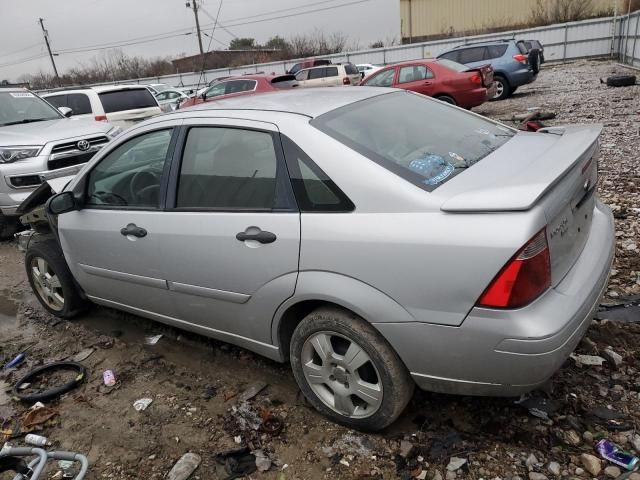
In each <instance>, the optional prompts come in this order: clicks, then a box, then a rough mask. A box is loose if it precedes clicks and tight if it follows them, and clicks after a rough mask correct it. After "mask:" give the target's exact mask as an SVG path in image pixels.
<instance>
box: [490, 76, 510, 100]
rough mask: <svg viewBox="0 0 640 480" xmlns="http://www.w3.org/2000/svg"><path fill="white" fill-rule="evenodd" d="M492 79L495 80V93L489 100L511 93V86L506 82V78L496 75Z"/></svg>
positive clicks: (506, 96) (501, 98) (504, 96)
mask: <svg viewBox="0 0 640 480" xmlns="http://www.w3.org/2000/svg"><path fill="white" fill-rule="evenodd" d="M493 80H494V81H495V82H496V94H495V95H494V96H493V98H492V99H491V100H493V101H495V100H504V99H506V98H509V95H511V86H510V85H509V82H507V79H506V78H504V77H499V76H496V77H494V78H493Z"/></svg>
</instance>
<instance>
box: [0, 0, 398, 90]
mask: <svg viewBox="0 0 640 480" xmlns="http://www.w3.org/2000/svg"><path fill="white" fill-rule="evenodd" d="M186 1H187V0H0V80H3V79H8V80H10V81H16V80H18V79H19V78H20V77H21V76H22V75H25V74H33V73H36V72H38V71H40V70H43V71H46V72H51V71H52V70H51V61H50V60H49V57H48V55H47V50H46V47H45V44H44V40H43V35H42V30H41V28H40V24H39V21H38V19H39V18H40V17H42V18H43V19H44V23H45V27H46V28H47V30H48V32H49V39H50V42H51V45H52V49H53V51H54V53H55V52H58V56H56V57H55V61H56V65H57V67H58V71H59V72H60V73H63V72H64V71H65V70H67V69H68V68H71V67H76V66H80V65H82V64H87V63H88V62H89V61H90V60H91V59H92V58H93V57H95V56H99V55H101V54H103V52H105V51H106V50H107V48H106V47H108V46H112V45H114V44H116V43H120V44H123V43H134V42H140V41H146V40H151V39H158V38H160V37H164V38H161V39H159V40H156V41H150V42H146V43H137V44H134V45H124V46H120V47H118V48H120V49H121V50H122V51H123V52H124V53H125V54H127V55H132V56H133V55H137V56H143V57H159V56H162V57H166V56H168V57H171V58H176V57H179V56H181V55H182V54H186V55H194V54H197V53H198V40H197V36H196V35H195V33H193V32H195V21H194V15H193V11H192V10H191V9H190V8H187V7H186V5H185V3H186ZM198 1H199V3H198V4H199V5H201V7H202V8H201V9H200V23H201V25H202V26H203V31H205V32H206V33H208V34H210V33H211V29H212V27H213V23H214V22H213V19H215V17H216V15H217V14H218V9H220V15H219V23H220V24H221V25H222V26H224V27H225V29H222V28H220V27H218V28H217V29H216V30H215V33H214V34H213V38H214V40H211V39H210V37H207V36H203V43H204V48H205V50H206V49H207V46H208V45H209V43H210V44H211V49H212V50H213V49H224V48H225V46H226V45H228V44H229V42H230V41H231V40H232V39H233V38H234V37H233V36H232V35H235V36H236V37H253V38H255V39H256V40H257V41H258V42H264V41H266V40H267V39H268V38H270V37H272V36H274V35H280V36H281V37H285V38H286V37H288V36H290V35H296V34H304V33H306V32H311V31H313V30H314V29H319V30H322V31H324V32H326V33H327V34H329V33H333V32H341V33H344V34H346V35H347V36H348V37H349V40H350V42H352V43H354V44H358V45H359V46H360V47H362V48H364V47H366V46H367V45H369V44H370V43H372V42H374V41H377V40H383V41H390V40H392V39H394V38H395V39H396V40H397V39H399V36H400V6H399V4H400V1H399V0H198ZM221 1H222V7H220V3H221ZM334 7H337V8H334ZM313 10H316V11H313ZM302 12H310V13H306V14H300V13H302ZM274 17H282V18H277V19H274ZM270 18H271V19H272V20H269V21H265V20H266V19H270ZM204 27H206V28H204ZM188 32H192V33H191V34H189V35H185V34H186V33H188ZM97 48H100V49H99V50H97ZM71 50H76V51H75V52H72V51H71ZM77 50H80V51H77ZM38 57H40V58H38Z"/></svg>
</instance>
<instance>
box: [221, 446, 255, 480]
mask: <svg viewBox="0 0 640 480" xmlns="http://www.w3.org/2000/svg"><path fill="white" fill-rule="evenodd" d="M216 462H218V463H219V464H220V465H223V466H224V470H225V472H226V473H227V475H228V476H227V477H226V480H233V479H235V478H242V477H245V476H247V475H251V474H252V473H254V472H255V471H256V470H257V469H258V467H257V465H256V456H255V455H253V454H252V453H251V452H250V451H249V447H243V448H237V449H234V450H228V451H226V452H222V453H219V454H217V455H216Z"/></svg>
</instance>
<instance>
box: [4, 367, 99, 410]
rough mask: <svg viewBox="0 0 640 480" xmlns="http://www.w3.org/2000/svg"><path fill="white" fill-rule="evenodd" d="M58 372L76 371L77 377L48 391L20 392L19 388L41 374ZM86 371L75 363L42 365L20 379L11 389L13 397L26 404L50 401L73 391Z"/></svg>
mask: <svg viewBox="0 0 640 480" xmlns="http://www.w3.org/2000/svg"><path fill="white" fill-rule="evenodd" d="M60 370H67V371H68V370H71V371H76V372H77V375H76V376H75V377H74V379H73V380H71V381H70V382H67V383H65V384H62V385H59V386H56V387H53V388H50V389H48V390H45V391H42V392H37V393H25V392H23V391H21V390H20V386H21V385H23V384H25V383H32V381H33V380H35V379H36V378H37V377H38V376H39V375H42V374H43V373H53V372H56V371H60ZM86 372H87V371H86V369H85V367H84V365H82V364H80V363H76V362H55V363H49V364H48V365H43V366H41V367H38V368H36V369H34V370H31V371H30V372H29V373H27V374H26V375H25V376H24V377H22V378H21V379H20V380H18V382H17V383H16V385H15V386H14V387H13V395H14V397H16V398H17V399H19V400H22V401H23V402H28V403H34V402H46V401H47V400H52V399H54V398H57V397H59V396H61V395H64V394H65V393H67V392H69V391H71V390H73V389H74V388H76V387H77V386H78V385H80V384H81V383H82V381H83V380H84V378H85V376H86Z"/></svg>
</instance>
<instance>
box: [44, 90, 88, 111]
mask: <svg viewBox="0 0 640 480" xmlns="http://www.w3.org/2000/svg"><path fill="white" fill-rule="evenodd" d="M46 100H47V101H48V102H49V103H51V104H52V105H53V106H55V107H68V108H70V109H71V110H73V114H74V115H86V114H88V113H91V102H90V101H89V97H88V96H87V95H85V94H84V93H68V94H66V95H53V96H51V97H47V99H46Z"/></svg>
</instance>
